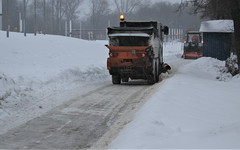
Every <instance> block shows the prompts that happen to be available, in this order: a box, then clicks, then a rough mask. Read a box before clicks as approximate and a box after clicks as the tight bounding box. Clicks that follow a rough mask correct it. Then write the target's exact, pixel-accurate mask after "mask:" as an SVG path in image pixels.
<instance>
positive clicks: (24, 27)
mask: <svg viewBox="0 0 240 150" xmlns="http://www.w3.org/2000/svg"><path fill="white" fill-rule="evenodd" d="M23 7H24V8H23V9H24V11H23V13H24V21H23V22H24V23H23V29H24V36H27V33H26V25H27V24H26V22H27V21H26V20H27V18H26V0H23Z"/></svg>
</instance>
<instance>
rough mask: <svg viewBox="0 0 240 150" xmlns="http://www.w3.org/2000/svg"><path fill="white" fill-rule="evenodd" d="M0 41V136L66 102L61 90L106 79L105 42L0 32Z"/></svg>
mask: <svg viewBox="0 0 240 150" xmlns="http://www.w3.org/2000/svg"><path fill="white" fill-rule="evenodd" d="M0 39H1V40H0V46H1V48H0V126H1V127H3V126H4V127H5V128H4V129H3V128H1V129H0V133H3V132H5V131H6V130H7V129H8V128H11V127H14V126H16V125H18V124H21V123H23V122H24V121H27V120H29V119H31V118H34V117H36V116H38V115H41V114H42V113H44V112H46V111H48V110H50V109H52V108H54V107H56V106H57V105H60V104H61V103H62V102H64V97H65V100H66V99H70V98H71V97H70V96H71V95H66V93H67V92H65V91H71V90H74V89H76V88H77V87H81V86H84V85H86V84H92V83H95V82H103V81H106V80H109V79H110V76H109V73H108V71H107V69H106V60H107V57H108V49H107V48H106V47H105V46H104V45H105V44H106V43H107V41H85V40H80V39H75V38H69V37H63V36H52V35H37V36H34V35H32V34H27V36H26V37H24V35H23V34H20V33H12V32H11V33H10V38H6V32H3V31H0ZM83 91H84V90H83ZM68 93H70V92H68ZM51 97H54V98H52V99H54V100H53V101H49V100H50V99H51ZM17 120H19V121H17ZM15 122H17V123H15Z"/></svg>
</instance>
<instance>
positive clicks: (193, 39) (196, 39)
mask: <svg viewBox="0 0 240 150" xmlns="http://www.w3.org/2000/svg"><path fill="white" fill-rule="evenodd" d="M199 41H200V35H199V34H188V42H189V43H190V42H192V43H199Z"/></svg>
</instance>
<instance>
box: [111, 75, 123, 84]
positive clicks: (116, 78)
mask: <svg viewBox="0 0 240 150" xmlns="http://www.w3.org/2000/svg"><path fill="white" fill-rule="evenodd" d="M112 83H113V84H121V77H119V76H117V75H112Z"/></svg>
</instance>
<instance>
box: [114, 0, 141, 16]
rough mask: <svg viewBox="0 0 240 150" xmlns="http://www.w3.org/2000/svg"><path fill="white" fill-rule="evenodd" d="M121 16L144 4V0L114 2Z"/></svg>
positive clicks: (115, 0)
mask: <svg viewBox="0 0 240 150" xmlns="http://www.w3.org/2000/svg"><path fill="white" fill-rule="evenodd" d="M114 3H115V5H116V7H117V10H118V12H119V14H128V13H131V12H133V11H134V10H135V9H136V8H137V7H139V6H141V5H142V4H143V3H144V0H114Z"/></svg>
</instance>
